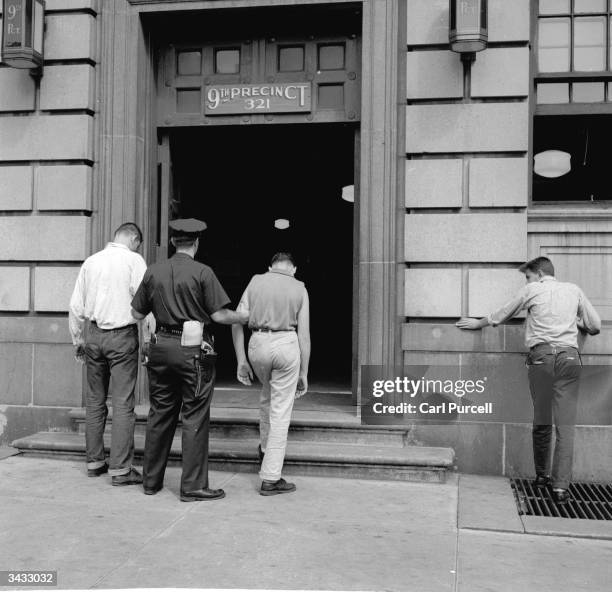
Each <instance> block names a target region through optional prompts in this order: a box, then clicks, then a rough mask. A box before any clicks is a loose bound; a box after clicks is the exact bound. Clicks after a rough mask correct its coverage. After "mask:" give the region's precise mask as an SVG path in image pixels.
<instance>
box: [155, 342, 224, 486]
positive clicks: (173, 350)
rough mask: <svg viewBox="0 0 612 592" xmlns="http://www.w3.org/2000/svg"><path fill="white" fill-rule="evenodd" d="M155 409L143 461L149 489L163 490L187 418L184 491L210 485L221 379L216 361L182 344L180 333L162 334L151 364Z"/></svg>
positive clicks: (185, 426)
mask: <svg viewBox="0 0 612 592" xmlns="http://www.w3.org/2000/svg"><path fill="white" fill-rule="evenodd" d="M147 367H148V373H149V393H150V394H149V399H150V404H151V407H150V410H149V417H148V419H147V436H146V441H145V453H144V462H143V473H144V475H143V477H144V487H146V488H148V489H160V488H161V487H162V485H163V482H164V474H165V472H166V465H167V463H168V455H169V454H170V448H171V446H172V439H173V437H174V432H175V430H176V425H177V423H178V419H179V414H180V415H181V417H182V424H183V427H182V453H183V472H182V475H181V491H183V492H190V491H196V490H198V489H202V488H207V487H208V429H209V424H210V404H211V402H212V396H213V389H214V383H215V367H214V363H213V362H209V361H206V360H204V359H203V358H202V353H201V350H200V348H199V347H183V346H181V340H180V337H175V336H166V335H163V334H161V335H160V334H158V335H157V337H156V343H152V344H151V350H150V355H149V363H148V365H147Z"/></svg>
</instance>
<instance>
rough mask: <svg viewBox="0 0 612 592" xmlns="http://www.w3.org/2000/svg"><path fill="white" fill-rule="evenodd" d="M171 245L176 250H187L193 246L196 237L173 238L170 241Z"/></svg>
mask: <svg viewBox="0 0 612 592" xmlns="http://www.w3.org/2000/svg"><path fill="white" fill-rule="evenodd" d="M170 240H171V242H172V244H173V245H174V246H175V247H176V248H177V249H178V248H179V247H180V248H181V249H189V248H190V247H193V245H195V242H196V241H197V240H198V237H197V236H184V235H183V236H180V235H179V236H173V237H172V238H171V239H170Z"/></svg>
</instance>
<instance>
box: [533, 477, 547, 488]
mask: <svg viewBox="0 0 612 592" xmlns="http://www.w3.org/2000/svg"><path fill="white" fill-rule="evenodd" d="M533 484H534V485H535V486H536V487H548V486H549V485H550V477H549V476H548V475H538V476H537V477H536V478H535V481H534V482H533Z"/></svg>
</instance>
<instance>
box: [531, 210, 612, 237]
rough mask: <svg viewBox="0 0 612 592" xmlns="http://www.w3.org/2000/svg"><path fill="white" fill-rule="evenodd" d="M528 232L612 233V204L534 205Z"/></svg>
mask: <svg viewBox="0 0 612 592" xmlns="http://www.w3.org/2000/svg"><path fill="white" fill-rule="evenodd" d="M527 219H528V232H529V233H543V232H576V233H584V232H588V233H592V232H612V202H597V203H593V202H589V203H585V204H581V203H577V202H572V203H567V204H559V203H553V204H546V205H532V206H531V207H530V208H529V209H528V210H527Z"/></svg>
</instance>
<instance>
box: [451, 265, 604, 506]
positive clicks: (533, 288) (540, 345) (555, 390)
mask: <svg viewBox="0 0 612 592" xmlns="http://www.w3.org/2000/svg"><path fill="white" fill-rule="evenodd" d="M519 271H520V272H522V273H524V274H525V277H526V279H527V285H526V286H525V287H523V288H522V289H521V290H520V291H519V292H518V293H517V294H516V295H515V297H514V298H513V299H512V300H510V301H509V302H508V303H506V304H505V305H504V306H502V308H500V309H499V310H497V311H495V312H494V313H492V314H490V315H489V316H487V317H485V318H483V319H472V318H462V319H460V320H459V321H458V322H457V327H459V328H460V329H467V330H478V329H482V328H484V327H487V326H489V325H491V326H493V327H496V326H497V325H499V324H501V323H503V322H505V321H507V320H509V319H511V318H512V317H514V316H516V315H517V314H519V313H520V312H521V311H522V310H526V311H527V320H526V323H525V343H526V345H527V347H528V348H529V354H528V356H527V368H528V377H529V388H530V391H531V398H532V401H533V410H534V416H533V458H534V464H535V470H536V481H535V484H536V486H537V487H541V488H544V487H547V486H548V485H549V484H552V487H553V497H554V499H555V501H556V502H557V503H566V502H567V501H568V500H569V499H570V495H569V492H568V488H569V484H570V480H571V476H572V461H573V455H574V431H575V430H574V426H575V423H576V410H577V403H578V381H579V378H580V373H581V370H582V362H581V360H580V353H579V351H578V332H579V331H584V332H586V333H588V334H590V335H597V334H598V333H599V332H600V330H601V320H600V318H599V315H598V314H597V312H596V311H595V309H594V308H593V306H592V304H591V303H590V302H589V300H588V298H587V297H586V296H585V295H584V293H583V292H582V290H581V289H580V288H579V287H578V286H576V285H575V284H570V283H567V282H559V281H557V280H556V278H555V269H554V267H553V264H552V262H551V261H550V259H548V258H546V257H537V258H536V259H532V260H531V261H528V262H527V263H525V264H523V265H521V267H519ZM553 423H554V425H555V436H556V441H555V451H554V457H553V462H552V474H551V466H550V449H551V444H552V442H551V440H552V424H553Z"/></svg>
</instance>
